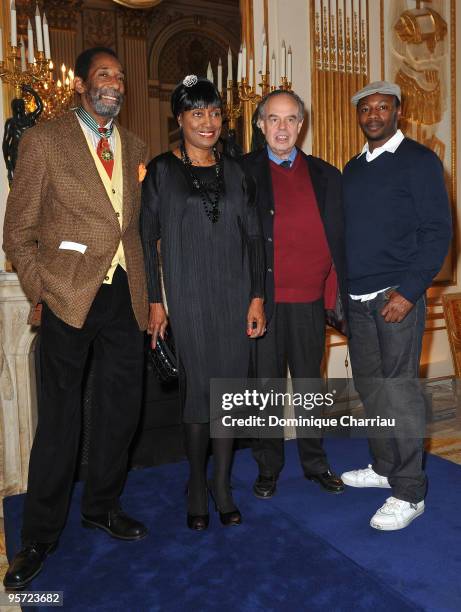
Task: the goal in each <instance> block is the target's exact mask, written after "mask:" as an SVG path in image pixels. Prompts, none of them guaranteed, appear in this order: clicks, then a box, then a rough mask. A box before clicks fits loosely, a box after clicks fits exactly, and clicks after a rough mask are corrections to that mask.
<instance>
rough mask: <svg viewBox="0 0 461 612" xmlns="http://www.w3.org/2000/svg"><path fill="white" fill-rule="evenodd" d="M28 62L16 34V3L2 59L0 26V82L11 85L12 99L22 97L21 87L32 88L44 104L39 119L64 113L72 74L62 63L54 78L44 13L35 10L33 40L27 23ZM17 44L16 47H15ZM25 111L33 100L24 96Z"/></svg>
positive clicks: (32, 105) (12, 9) (31, 30)
mask: <svg viewBox="0 0 461 612" xmlns="http://www.w3.org/2000/svg"><path fill="white" fill-rule="evenodd" d="M26 40H27V61H26V45H25V41H24V37H23V36H20V37H19V41H18V35H17V18H16V4H15V0H11V5H10V41H9V42H10V44H9V52H8V53H7V57H6V58H4V57H3V30H2V28H1V27H0V79H1V80H2V81H3V82H4V83H8V84H10V85H12V86H13V88H14V93H15V98H21V97H24V92H23V89H22V88H23V86H24V85H28V86H30V87H32V88H33V89H34V90H35V91H36V92H37V93H38V95H39V96H40V98H41V99H42V101H43V112H42V115H41V118H46V119H51V118H53V117H57V116H59V115H60V114H62V113H63V112H65V111H66V110H67V109H68V108H69V106H70V104H71V102H72V100H73V84H74V74H73V72H72V70H68V69H67V68H66V66H65V65H64V64H63V65H62V66H61V76H60V78H57V79H56V80H55V79H54V77H53V70H54V64H53V61H52V59H51V52H50V36H49V28H48V21H47V18H46V15H45V13H43V17H42V16H41V15H40V11H39V8H38V5H37V6H36V10H35V40H34V31H33V28H32V24H31V21H30V19H28V20H27V39H26ZM18 42H19V44H18ZM26 106H27V107H28V110H33V108H34V107H35V101H34V99H33V98H32V97H30V96H27V97H26Z"/></svg>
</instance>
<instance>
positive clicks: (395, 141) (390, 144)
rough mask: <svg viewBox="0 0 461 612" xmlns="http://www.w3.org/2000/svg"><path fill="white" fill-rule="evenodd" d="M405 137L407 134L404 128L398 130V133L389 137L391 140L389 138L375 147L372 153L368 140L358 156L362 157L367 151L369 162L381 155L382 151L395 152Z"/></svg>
mask: <svg viewBox="0 0 461 612" xmlns="http://www.w3.org/2000/svg"><path fill="white" fill-rule="evenodd" d="M404 138H405V136H404V134H403V132H402V130H397V131H396V133H395V134H394V135H393V136H392V137H391V138H389V140H387V141H386V142H385V143H384V144H383V145H382V146H380V147H376V149H373V151H372V153H370V148H369V146H368V142H366V143H365V144H364V146H363V149H362V151H361V153H359V155H357V158H359V157H361V156H362V155H363V154H364V153H366V160H367V162H371V161H373V160H374V159H376V158H377V157H379V156H380V155H381V153H384V151H387V152H388V153H395V152H396V151H397V149H398V148H399V145H400V144H401V142H402V140H403V139H404Z"/></svg>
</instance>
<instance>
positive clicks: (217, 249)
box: [141, 75, 265, 530]
mask: <svg viewBox="0 0 461 612" xmlns="http://www.w3.org/2000/svg"><path fill="white" fill-rule="evenodd" d="M171 105H172V111H173V115H174V116H175V117H176V118H177V120H178V123H179V126H180V128H181V134H182V141H181V145H180V147H179V148H178V149H176V150H175V151H173V152H168V153H164V154H162V155H159V156H158V157H156V158H155V159H153V160H152V161H151V162H150V164H149V166H148V168H147V176H146V178H145V179H144V182H143V204H142V211H141V234H142V239H143V245H144V253H145V259H146V268H147V276H148V288H149V301H150V317H149V327H148V333H150V334H152V345H153V346H155V342H156V340H157V336H158V334H160V335H161V336H163V334H164V331H165V327H166V323H167V319H166V314H165V310H164V307H163V304H162V292H161V283H160V272H159V260H158V255H157V246H158V241H160V243H161V248H160V250H161V258H162V270H163V280H164V287H165V293H166V300H167V303H168V311H169V317H170V321H171V327H172V330H173V335H174V338H175V345H176V352H177V355H178V358H179V361H180V371H181V375H180V391H181V398H182V402H183V421H184V429H185V436H186V453H187V458H188V460H189V465H190V475H189V482H188V507H187V524H188V526H189V527H190V528H191V529H198V530H200V529H206V527H207V526H208V521H209V515H208V488H207V480H206V462H207V451H208V444H209V440H210V379H211V378H245V377H246V376H247V374H248V364H249V351H250V342H249V340H248V338H257V337H259V336H261V335H262V334H263V333H264V331H265V317H264V308H263V291H264V287H263V284H264V244H263V239H262V235H261V231H260V225H259V219H258V214H257V209H256V206H255V203H254V201H252V197H251V191H252V190H251V189H250V188H249V185H248V184H247V182H246V180H245V178H244V175H243V173H242V171H241V169H240V166H239V164H238V163H237V162H236V161H234V160H232V159H231V158H228V157H225V156H223V155H220V154H219V153H218V152H217V150H216V148H215V144H216V142H217V140H218V138H219V135H220V133H221V125H222V117H221V108H222V102H221V98H220V96H219V93H218V91H217V89H216V87H215V86H214V85H213V83H211V82H210V81H208V80H206V79H198V78H197V77H196V76H195V75H189V76H188V77H186V78H185V79H184V81H183V82H182V83H180V84H179V85H178V86H177V87H176V89H175V91H174V92H173V95H172V98H171ZM253 191H254V190H253ZM232 447H233V439H232V438H230V439H221V438H220V439H218V438H214V439H213V440H212V450H213V465H214V474H213V480H212V487H211V494H212V495H213V498H214V500H215V504H216V509H217V510H218V511H219V513H220V519H221V522H222V523H223V524H225V525H238V524H239V523H240V522H241V514H240V512H239V510H238V509H237V507H236V505H235V503H234V501H233V499H232V494H231V489H230V484H229V479H230V474H229V472H230V465H231V459H232Z"/></svg>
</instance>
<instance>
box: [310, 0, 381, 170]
mask: <svg viewBox="0 0 461 612" xmlns="http://www.w3.org/2000/svg"><path fill="white" fill-rule="evenodd" d="M310 9H311V11H310V17H311V19H310V39H311V71H312V110H311V124H312V152H313V154H314V155H317V156H318V157H321V158H322V159H325V160H327V161H329V162H330V163H331V164H333V165H335V166H336V167H337V168H340V169H342V168H343V167H344V165H345V164H346V162H347V161H348V160H349V159H350V158H351V157H353V156H354V155H357V154H358V152H359V151H360V149H361V148H362V146H363V136H362V134H361V132H360V128H359V126H358V125H357V118H356V112H355V108H354V107H353V106H352V104H351V101H350V100H351V97H352V95H353V94H354V93H355V92H356V91H357V90H359V89H361V88H362V87H363V86H364V85H365V84H366V83H367V82H368V80H369V78H368V69H369V68H368V67H369V41H368V0H333V1H330V0H311V3H310Z"/></svg>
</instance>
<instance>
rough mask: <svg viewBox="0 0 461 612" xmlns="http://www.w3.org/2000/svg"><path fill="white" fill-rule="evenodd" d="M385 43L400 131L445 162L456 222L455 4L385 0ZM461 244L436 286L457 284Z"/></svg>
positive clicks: (384, 64) (449, 0) (386, 73)
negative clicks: (398, 96) (397, 92)
mask: <svg viewBox="0 0 461 612" xmlns="http://www.w3.org/2000/svg"><path fill="white" fill-rule="evenodd" d="M381 40H382V54H381V72H382V78H386V79H387V80H390V81H395V82H396V83H398V84H399V85H400V87H401V89H402V119H401V122H400V127H401V129H402V130H403V132H404V133H405V134H406V135H407V136H409V137H410V138H414V139H415V140H417V141H418V142H421V143H422V144H424V145H426V146H427V147H429V148H430V149H432V150H433V151H435V153H437V155H438V156H439V157H440V159H441V160H442V162H443V165H444V168H445V175H446V182H447V187H448V190H449V193H450V197H451V201H452V205H453V217H454V218H455V215H456V1H455V0H426V1H423V0H381ZM454 225H455V227H456V223H455V224H454ZM456 242H457V240H456V239H454V240H453V243H452V249H451V251H450V253H449V255H448V257H447V259H446V260H445V264H444V266H443V268H442V270H441V272H440V273H439V274H438V276H437V277H436V283H437V284H446V285H450V284H453V283H455V282H456V258H457V253H456Z"/></svg>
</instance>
